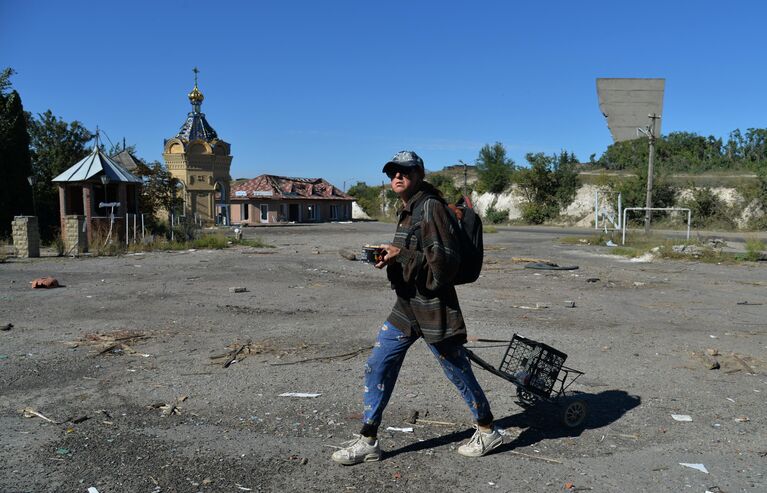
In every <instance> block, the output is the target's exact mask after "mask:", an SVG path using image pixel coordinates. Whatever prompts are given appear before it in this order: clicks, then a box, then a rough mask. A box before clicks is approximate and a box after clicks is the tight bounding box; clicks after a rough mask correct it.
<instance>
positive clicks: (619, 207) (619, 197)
mask: <svg viewBox="0 0 767 493" xmlns="http://www.w3.org/2000/svg"><path fill="white" fill-rule="evenodd" d="M622 199H623V194H622V193H621V192H618V229H619V230H622V229H623V224H624V223H623V222H621V201H622Z"/></svg>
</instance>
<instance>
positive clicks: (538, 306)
mask: <svg viewBox="0 0 767 493" xmlns="http://www.w3.org/2000/svg"><path fill="white" fill-rule="evenodd" d="M511 307H512V308H519V309H522V310H541V309H543V308H548V305H546V304H545V303H536V304H535V306H528V305H511Z"/></svg>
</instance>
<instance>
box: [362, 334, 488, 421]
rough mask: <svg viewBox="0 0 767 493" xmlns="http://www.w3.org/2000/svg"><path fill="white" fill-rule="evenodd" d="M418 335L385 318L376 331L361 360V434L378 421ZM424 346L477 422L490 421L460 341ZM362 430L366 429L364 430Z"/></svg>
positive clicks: (481, 394)
mask: <svg viewBox="0 0 767 493" xmlns="http://www.w3.org/2000/svg"><path fill="white" fill-rule="evenodd" d="M418 339H419V336H416V335H412V336H406V335H405V334H403V333H402V332H401V331H400V330H399V329H397V328H396V327H394V326H393V325H391V324H389V322H385V323H384V324H383V326H382V327H381V329H380V330H379V331H378V337H377V338H376V342H375V345H374V346H373V351H372V352H371V353H370V357H369V358H368V361H367V363H365V389H364V395H363V403H364V405H365V408H364V411H363V413H362V423H363V433H362V434H363V435H368V436H371V435H374V434H375V431H376V430H377V428H378V425H380V424H381V416H382V415H383V411H384V408H386V404H388V402H389V398H390V397H391V394H392V392H393V391H394V384H395V383H396V382H397V375H399V370H400V368H401V367H402V362H403V361H404V360H405V353H407V350H408V349H409V348H410V346H412V345H413V343H414V342H415V341H417V340H418ZM427 346H429V349H430V350H431V352H432V353H433V354H434V356H436V358H437V361H439V364H440V366H442V370H443V371H444V372H445V375H446V376H447V378H449V379H450V381H451V382H453V384H454V385H455V386H456V388H457V389H458V392H460V394H461V397H463V400H464V401H465V402H466V405H468V406H469V410H470V411H471V414H472V415H473V416H474V419H475V420H476V421H477V423H479V424H481V425H490V424H491V423H492V422H493V415H492V413H491V412H490V403H489V402H487V398H486V397H485V393H484V392H483V391H482V387H480V386H479V383H478V382H477V379H476V378H475V377H474V372H473V371H472V369H471V363H470V362H469V356H468V354H467V353H466V349H465V348H464V347H463V345H462V344H456V343H454V342H450V341H446V342H440V343H436V344H427ZM366 430H367V431H368V433H365V431H366Z"/></svg>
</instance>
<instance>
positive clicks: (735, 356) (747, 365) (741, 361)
mask: <svg viewBox="0 0 767 493" xmlns="http://www.w3.org/2000/svg"><path fill="white" fill-rule="evenodd" d="M732 357H733V358H734V359H735V361H737V362H738V363H740V366H742V367H743V369H744V370H746V371H747V372H748V373H754V374H755V373H756V371H754V369H753V368H751V366H750V365H749V364H748V363H746V362H745V361H743V358H741V357H740V356H738V355H737V354H735V353H732Z"/></svg>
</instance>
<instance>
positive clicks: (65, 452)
mask: <svg viewBox="0 0 767 493" xmlns="http://www.w3.org/2000/svg"><path fill="white" fill-rule="evenodd" d="M56 454H57V455H72V451H71V450H69V449H68V448H64V447H59V448H57V449H56Z"/></svg>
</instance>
